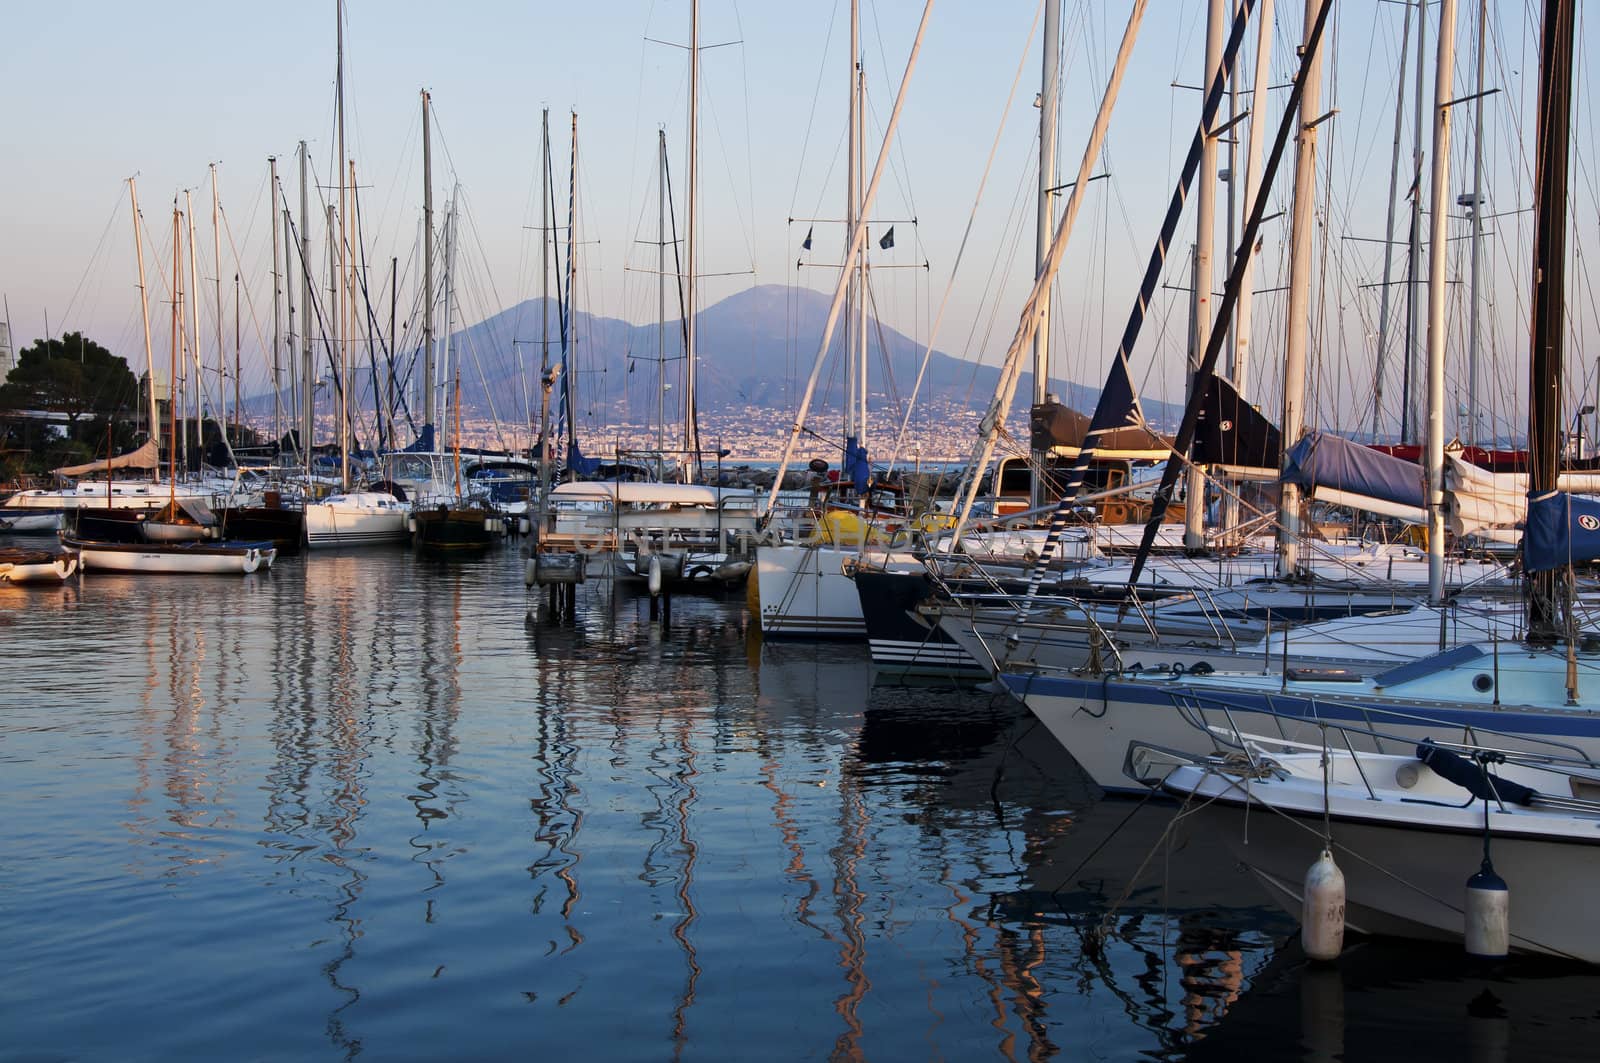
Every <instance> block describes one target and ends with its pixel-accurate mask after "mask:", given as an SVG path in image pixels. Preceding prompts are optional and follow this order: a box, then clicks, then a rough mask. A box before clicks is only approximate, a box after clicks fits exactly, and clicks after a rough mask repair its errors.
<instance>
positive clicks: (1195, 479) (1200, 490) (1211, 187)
mask: <svg viewBox="0 0 1600 1063" xmlns="http://www.w3.org/2000/svg"><path fill="white" fill-rule="evenodd" d="M1224 17H1225V16H1224V14H1223V10H1222V0H1209V3H1208V4H1207V5H1206V67H1205V80H1204V82H1203V84H1206V85H1209V84H1211V81H1212V79H1213V78H1214V77H1216V74H1217V71H1218V70H1219V69H1220V68H1221V66H1222V24H1223V19H1224ZM1197 192H1198V195H1197V197H1196V200H1195V221H1194V234H1195V235H1194V240H1195V252H1194V285H1195V288H1194V302H1193V304H1192V305H1193V307H1194V318H1193V324H1192V325H1191V327H1190V335H1191V336H1193V337H1194V344H1193V346H1191V347H1190V348H1189V386H1190V387H1191V388H1193V387H1195V386H1196V384H1197V380H1196V379H1195V375H1194V374H1195V371H1196V370H1197V369H1199V368H1200V353H1201V352H1202V351H1204V350H1205V349H1206V344H1207V343H1209V342H1210V340H1211V291H1212V275H1213V274H1214V273H1215V272H1216V271H1215V269H1214V268H1213V267H1212V265H1211V258H1212V249H1213V247H1214V245H1215V244H1216V240H1217V237H1216V214H1217V138H1216V137H1215V136H1214V135H1213V134H1212V133H1211V131H1210V130H1209V129H1208V130H1206V136H1205V140H1204V142H1203V144H1202V146H1201V149H1200V187H1199V189H1197ZM1186 481H1187V482H1186V489H1185V499H1186V503H1185V506H1184V517H1183V546H1184V549H1185V550H1187V551H1190V552H1196V551H1200V550H1204V549H1205V545H1206V477H1205V473H1204V472H1202V471H1201V469H1200V467H1199V466H1198V465H1195V464H1192V463H1191V464H1190V465H1189V468H1188V475H1187V477H1186Z"/></svg>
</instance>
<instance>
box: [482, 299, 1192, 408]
mask: <svg viewBox="0 0 1600 1063" xmlns="http://www.w3.org/2000/svg"><path fill="white" fill-rule="evenodd" d="M828 308H829V296H827V295H825V294H823V293H822V292H818V291H814V290H811V289H805V288H796V289H791V288H786V287H783V286H781V285H760V286H756V287H752V288H749V289H747V290H746V291H743V292H740V293H738V294H736V295H732V296H729V297H728V298H726V299H723V300H722V301H721V302H718V303H716V304H715V305H713V306H710V307H707V308H706V309H704V310H702V311H701V313H700V318H699V332H698V334H697V336H696V345H697V347H698V350H699V361H698V366H699V369H698V377H697V387H698V392H699V405H700V412H701V417H702V422H703V423H704V422H707V421H709V420H713V419H715V418H717V417H718V416H721V415H728V414H733V413H741V414H742V413H747V412H749V411H750V409H751V408H752V407H756V408H761V409H766V410H771V411H775V412H777V413H779V414H781V415H785V416H787V415H789V414H791V413H792V412H793V410H794V409H795V407H796V405H797V403H798V401H799V397H800V395H801V393H802V390H803V389H804V386H805V380H806V377H807V375H808V374H809V373H810V370H811V365H812V362H813V360H814V359H815V357H816V345H817V342H818V340H820V339H821V336H822V330H823V327H824V325H825V324H826V323H827V317H828ZM539 313H540V300H538V299H529V300H527V301H525V302H523V303H521V304H519V305H517V306H514V307H512V308H511V309H509V310H506V311H503V312H502V313H499V314H496V315H494V316H493V317H490V318H487V319H485V320H484V321H481V322H479V323H478V324H476V325H473V326H471V327H469V328H467V329H464V330H462V331H460V332H458V333H456V335H455V338H454V343H455V349H456V350H457V351H460V352H465V353H464V357H463V365H462V374H461V384H462V402H463V405H464V406H465V407H466V408H467V409H469V410H474V411H476V412H478V413H479V414H480V415H485V416H486V415H487V414H488V413H489V407H490V403H489V401H488V396H489V395H491V394H492V395H494V396H495V402H494V407H495V412H496V413H497V414H498V415H499V416H500V418H501V419H502V420H504V419H507V418H510V419H513V420H518V421H520V420H521V419H522V418H523V417H524V416H525V411H524V409H523V408H522V406H521V401H522V400H521V399H520V397H518V396H521V395H523V394H524V393H525V391H526V392H529V393H532V394H533V395H534V399H535V402H536V401H537V389H536V385H535V384H534V383H533V381H534V380H536V378H537V376H538V365H539V352H540V346H539V342H538V339H539V336H540V331H539ZM551 321H552V325H551V331H552V333H553V334H554V333H557V331H558V325H557V324H556V323H555V321H556V319H555V317H554V314H553V312H552V318H551ZM674 324H675V323H672V322H669V324H668V334H667V336H666V337H665V344H664V346H665V355H666V358H667V359H668V361H667V363H666V365H667V380H668V381H669V382H672V389H671V390H670V391H669V392H668V393H667V394H668V396H669V397H670V398H671V401H670V402H668V403H666V410H667V417H668V420H669V422H670V421H671V420H673V419H674V418H675V417H676V416H677V414H676V413H675V408H676V407H675V403H676V402H677V401H678V399H677V396H679V395H681V394H682V384H681V381H680V374H681V369H682V347H683V344H682V337H681V335H680V333H679V332H678V330H677V328H675V327H674ZM869 329H870V333H869V357H870V358H871V364H870V366H869V369H868V373H869V378H870V380H871V385H870V386H871V388H872V407H873V409H874V410H881V411H884V412H886V413H887V412H888V411H891V410H898V409H899V408H900V406H899V402H898V400H899V399H901V398H903V397H904V396H906V395H908V394H909V393H910V390H911V386H912V384H913V383H914V382H915V380H916V374H917V367H918V363H919V362H920V361H921V358H922V354H923V348H922V347H921V346H920V345H919V344H918V343H917V342H916V341H915V340H913V339H911V338H910V337H908V336H905V335H903V334H901V333H900V332H897V331H895V330H894V329H891V328H889V327H887V326H881V327H879V326H873V325H869ZM573 333H574V336H575V337H576V345H575V347H576V351H577V356H576V362H575V364H576V373H577V376H576V380H577V388H578V406H579V409H580V410H581V411H582V412H583V414H584V415H585V416H586V417H590V418H594V419H600V420H605V421H609V422H617V421H631V422H633V423H647V422H650V421H652V420H653V419H654V418H655V412H656V408H657V382H658V379H659V377H658V374H657V368H656V360H657V352H658V350H659V349H661V347H662V346H663V339H662V337H660V336H659V335H658V330H657V328H656V326H655V325H654V324H650V325H633V324H629V323H628V322H626V321H621V320H619V319H617V318H608V317H598V316H594V315H590V314H587V313H583V312H581V311H580V312H579V313H578V314H577V315H576V316H575V319H574V329H573ZM842 336H843V328H842V326H841V327H838V328H836V329H835V336H834V342H833V347H832V349H831V350H830V352H829V356H828V360H827V362H826V363H825V364H824V367H823V372H822V376H821V377H820V378H819V381H818V388H817V395H816V397H815V398H814V399H813V409H818V408H821V409H829V410H837V409H838V407H839V404H840V402H841V398H842V395H843V381H842V378H841V373H842V369H841V367H840V361H841V359H840V357H839V354H840V351H841V344H842V342H843V340H842ZM550 347H551V360H552V361H555V360H556V359H557V358H559V342H558V337H557V336H556V335H552V339H551V343H550ZM883 348H887V351H888V358H887V366H888V375H887V377H886V376H885V372H884V367H885V360H884V358H883V356H882V355H881V354H880V350H881V349H883ZM513 350H518V351H521V352H522V359H521V360H522V362H524V363H525V365H526V368H524V367H523V366H520V365H518V360H517V359H515V358H513V357H511V355H510V352H511V351H513ZM630 364H631V365H632V372H630V371H629V367H630ZM999 375H1000V371H999V369H998V368H997V367H994V366H984V365H976V364H974V363H972V362H968V361H965V360H963V359H960V358H955V357H952V356H950V355H948V354H945V353H943V352H941V351H935V352H934V353H933V355H932V357H931V358H930V360H929V364H928V371H927V374H926V376H925V378H924V381H923V386H922V390H921V393H920V397H919V399H918V402H919V405H922V404H926V405H927V407H929V408H933V409H939V408H945V409H948V408H952V407H955V408H965V409H970V410H973V411H978V412H981V410H982V409H983V408H985V407H986V406H987V404H988V401H989V398H990V397H991V396H992V395H993V394H994V389H995V385H996V382H997V381H998V379H999ZM891 381H892V384H891V383H889V382H891ZM1051 385H1052V387H1051V390H1052V391H1054V392H1055V393H1056V394H1058V395H1060V396H1061V397H1062V398H1063V400H1064V401H1065V402H1066V403H1067V405H1069V406H1072V407H1074V408H1075V409H1079V410H1083V411H1086V412H1087V411H1091V410H1093V408H1094V403H1095V401H1096V399H1097V398H1098V396H1099V388H1098V387H1089V386H1086V385H1082V384H1077V383H1074V382H1071V381H1062V380H1053V381H1051ZM1031 394H1032V377H1031V374H1028V373H1024V374H1023V377H1022V380H1021V382H1020V384H1019V385H1018V387H1017V395H1018V396H1019V401H1018V402H1017V404H1016V409H1015V410H1014V411H1013V412H1014V414H1016V415H1023V414H1025V413H1026V410H1027V405H1028V401H1027V397H1028V396H1029V395H1031ZM511 397H518V398H516V399H515V406H514V408H512V409H509V410H508V409H506V408H505V407H506V404H507V402H508V401H509V400H510V399H511ZM1157 406H1158V407H1160V404H1157ZM1146 412H1147V414H1148V415H1149V416H1151V417H1156V418H1160V417H1164V416H1166V415H1167V414H1168V413H1169V411H1166V410H1165V408H1164V407H1160V408H1151V407H1150V406H1148V405H1147V409H1146ZM580 423H581V422H580ZM1011 423H1012V424H1013V425H1016V424H1018V423H1019V422H1018V420H1017V419H1016V417H1013V418H1012V420H1011Z"/></svg>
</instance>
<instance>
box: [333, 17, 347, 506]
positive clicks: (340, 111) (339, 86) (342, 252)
mask: <svg viewBox="0 0 1600 1063" xmlns="http://www.w3.org/2000/svg"><path fill="white" fill-rule="evenodd" d="M333 6H334V20H335V21H336V22H337V23H338V26H337V30H336V33H335V40H336V41H337V42H338V44H337V48H338V57H337V59H336V61H335V67H334V111H335V118H336V119H337V125H338V135H339V158H338V159H337V160H336V163H335V168H336V169H337V170H338V172H339V226H340V228H339V230H338V232H339V241H338V243H339V255H338V270H339V272H338V278H339V279H338V280H337V281H335V282H334V297H335V299H336V300H337V303H338V309H337V312H336V313H335V314H334V315H333V319H334V322H335V324H334V343H335V344H336V345H337V347H338V351H339V482H340V484H341V485H342V486H343V488H344V490H346V491H348V490H350V364H349V362H350V360H349V347H348V344H349V337H348V335H347V334H346V328H345V325H346V322H345V319H344V318H345V311H346V307H347V300H348V298H349V290H348V285H347V284H346V283H345V268H346V247H347V245H346V241H345V238H344V225H345V224H346V223H347V220H348V218H349V214H348V212H347V210H346V206H347V204H346V202H345V194H346V189H345V175H344V166H345V158H346V156H345V153H344V0H334V5H333Z"/></svg>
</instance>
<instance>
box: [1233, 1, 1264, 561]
mask: <svg viewBox="0 0 1600 1063" xmlns="http://www.w3.org/2000/svg"><path fill="white" fill-rule="evenodd" d="M1273 2H1274V0H1261V4H1260V8H1259V10H1258V12H1257V14H1256V65H1255V74H1254V77H1253V80H1252V82H1251V85H1250V108H1249V111H1250V125H1249V128H1250V134H1249V135H1250V146H1249V148H1248V150H1246V152H1245V162H1244V205H1245V209H1246V210H1248V209H1249V206H1250V204H1251V203H1254V202H1255V199H1256V196H1257V195H1259V194H1260V188H1261V146H1262V142H1263V140H1264V139H1265V137H1266V135H1267V105H1266V99H1267V91H1268V90H1267V85H1268V74H1269V72H1270V65H1271V61H1272V30H1273V26H1274V25H1275V20H1274V18H1273V10H1272V9H1273ZM1238 183H1239V182H1238V175H1237V174H1236V173H1235V172H1234V169H1233V166H1232V164H1231V163H1230V164H1229V168H1228V203H1229V210H1228V214H1229V217H1228V247H1227V249H1226V253H1227V254H1230V255H1231V254H1234V253H1235V248H1234V231H1233V208H1232V204H1233V197H1234V188H1235V187H1236V186H1237V185H1238ZM1244 256H1245V258H1244V269H1243V271H1242V273H1241V275H1240V280H1239V307H1238V309H1237V310H1236V311H1234V316H1233V365H1232V366H1231V367H1230V373H1229V375H1230V376H1231V377H1232V379H1233V386H1234V390H1236V391H1238V393H1239V395H1240V396H1241V397H1243V396H1244V394H1245V385H1246V383H1247V382H1248V380H1249V378H1250V327H1251V316H1252V314H1253V311H1254V305H1255V266H1256V249H1255V247H1247V248H1245V249H1244ZM1222 505H1223V513H1224V517H1223V522H1222V523H1223V527H1225V528H1227V529H1229V532H1230V534H1232V530H1233V529H1235V528H1237V527H1238V525H1239V499H1238V496H1237V495H1235V494H1234V493H1232V492H1229V494H1228V495H1227V497H1226V498H1224V499H1223V503H1222Z"/></svg>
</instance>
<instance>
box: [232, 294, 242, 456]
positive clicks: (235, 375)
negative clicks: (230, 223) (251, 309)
mask: <svg viewBox="0 0 1600 1063" xmlns="http://www.w3.org/2000/svg"><path fill="white" fill-rule="evenodd" d="M239 330H240V324H239V275H238V274H237V273H235V274H234V275H233V437H234V438H235V439H238V438H239V395H240V388H239V363H240V360H241V359H240V356H239V347H240V331H239Z"/></svg>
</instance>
